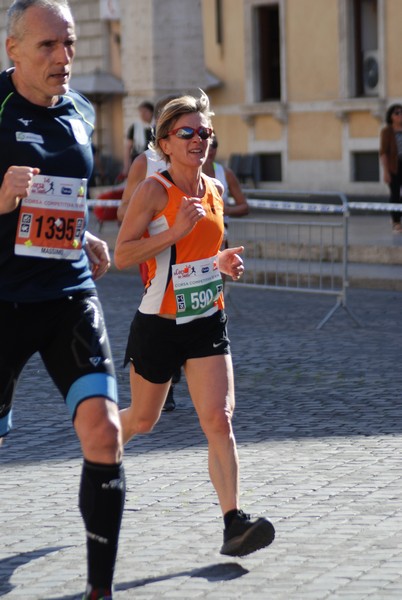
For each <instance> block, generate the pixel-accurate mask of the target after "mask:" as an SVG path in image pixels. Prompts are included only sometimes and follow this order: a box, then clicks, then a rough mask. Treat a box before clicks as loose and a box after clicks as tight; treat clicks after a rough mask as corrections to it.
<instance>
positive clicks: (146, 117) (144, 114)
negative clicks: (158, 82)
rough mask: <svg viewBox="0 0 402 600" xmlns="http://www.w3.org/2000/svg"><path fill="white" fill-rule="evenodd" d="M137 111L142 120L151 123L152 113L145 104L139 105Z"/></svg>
mask: <svg viewBox="0 0 402 600" xmlns="http://www.w3.org/2000/svg"><path fill="white" fill-rule="evenodd" d="M139 113H140V118H141V121H144V123H151V121H152V115H153V113H152V111H151V110H149V108H147V107H146V106H141V107H140V109H139Z"/></svg>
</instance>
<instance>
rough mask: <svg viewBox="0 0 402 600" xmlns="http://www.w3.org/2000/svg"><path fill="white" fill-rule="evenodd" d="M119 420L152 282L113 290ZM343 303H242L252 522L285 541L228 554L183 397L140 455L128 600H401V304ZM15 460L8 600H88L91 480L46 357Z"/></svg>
mask: <svg viewBox="0 0 402 600" xmlns="http://www.w3.org/2000/svg"><path fill="white" fill-rule="evenodd" d="M99 290H100V294H101V298H102V300H103V304H104V308H105V312H106V318H107V323H108V328H109V332H110V337H111V344H112V349H113V352H114V355H115V360H116V364H117V365H118V375H119V383H120V394H121V404H122V405H123V406H124V405H126V404H127V403H128V401H129V387H128V371H127V370H123V369H122V368H121V367H120V365H121V361H122V357H123V352H124V346H125V341H126V335H127V330H128V326H129V322H130V320H131V316H132V313H133V311H134V309H135V307H136V306H137V305H138V301H139V298H140V294H141V284H140V280H139V277H138V276H137V275H132V274H118V273H115V272H113V273H110V274H108V275H107V276H106V277H104V278H103V279H102V280H101V281H100V282H99ZM333 302H334V299H333V298H331V297H323V296H317V295H308V294H291V293H284V292H267V291H254V290H247V289H241V288H236V289H233V288H232V289H231V290H230V294H229V297H228V302H227V308H228V313H229V317H230V323H229V332H230V338H231V340H232V346H233V359H234V364H235V376H236V386H237V407H236V414H235V421H234V426H235V431H236V436H237V442H238V446H239V454H240V460H241V488H242V507H243V508H244V509H245V510H246V511H247V512H251V513H252V514H253V515H260V514H267V515H269V516H270V517H271V518H272V520H273V522H274V523H275V526H276V529H277V539H276V540H275V542H274V543H273V544H272V546H270V547H269V548H267V549H265V550H262V551H260V552H257V553H255V554H254V555H251V556H249V557H247V558H243V559H233V558H229V557H223V556H221V555H220V554H219V548H220V545H221V543H222V520H221V517H220V514H219V507H218V504H217V500H216V496H215V494H214V492H213V489H212V487H211V484H210V483H209V479H208V473H207V448H206V444H205V439H204V437H203V435H202V434H201V432H200V430H199V426H198V423H197V418H196V415H195V413H194V409H193V407H192V405H191V402H190V400H189V398H188V393H187V389H186V385H185V383H184V382H183V381H182V382H180V384H179V385H178V386H177V393H176V397H177V401H178V407H177V409H176V410H175V411H174V412H172V413H169V414H163V415H162V417H161V420H160V422H159V424H158V425H157V426H156V428H155V430H154V432H153V433H152V434H150V435H147V436H143V437H139V438H137V439H135V440H133V441H131V442H130V443H129V444H128V445H127V447H126V456H125V468H126V475H127V483H128V492H127V502H126V510H125V515H124V519H123V528H122V535H121V542H120V550H119V557H118V564H117V571H116V600H118V599H121V600H123V599H130V600H131V599H144V600H160V599H163V598H166V599H168V598H169V599H170V600H190V599H191V600H192V599H194V598H200V599H201V598H202V599H211V600H212V599H213V600H225V599H228V600H229V599H230V600H244V599H251V600H266V599H268V598H269V599H270V600H326V599H331V600H338V599H343V600H355V599H356V600H363V599H366V598H367V599H375V600H388V599H395V600H400V599H401V598H402V570H401V564H402V541H401V540H402V514H401V509H400V507H401V497H402V471H401V456H400V454H401V444H402V419H401V414H402V409H401V405H400V398H401V387H402V386H401V376H400V359H401V339H402V335H401V334H402V326H401V310H402V293H400V292H383V291H373V290H371V291H367V290H351V292H350V295H349V305H350V308H351V309H352V310H353V312H354V313H355V314H356V316H357V317H358V318H359V320H360V321H361V322H362V324H363V325H364V326H363V327H361V328H358V327H357V326H355V324H354V322H353V321H352V319H351V318H350V317H349V316H348V314H347V313H346V311H344V310H342V309H340V310H338V311H337V312H336V313H335V315H334V316H333V317H332V318H331V319H330V320H329V322H328V323H327V324H326V325H325V326H324V327H323V328H322V329H321V330H319V331H318V330H317V329H316V325H317V324H318V322H319V321H320V320H321V319H322V318H323V317H324V316H325V314H326V313H327V312H328V311H329V310H330V308H331V307H332V305H333ZM14 424H15V429H14V432H13V434H11V435H10V436H9V437H8V438H7V440H6V443H5V444H4V445H3V447H2V448H0V473H1V488H0V507H1V510H0V530H1V540H2V544H1V547H0V597H1V598H4V599H5V600H6V599H7V600H8V599H10V600H51V599H52V600H56V599H57V600H76V599H78V598H80V594H81V593H82V591H83V589H84V586H85V572H86V567H85V542H84V532H83V527H82V524H81V520H80V515H79V512H78V509H77V494H78V485H79V477H80V470H81V459H80V452H79V447H78V443H77V441H76V439H75V436H74V433H73V430H72V428H71V426H70V423H69V419H68V416H67V411H66V410H65V408H64V406H63V404H62V401H61V400H60V399H59V396H58V394H57V392H56V391H55V388H54V386H53V384H52V383H51V382H50V381H49V379H48V377H47V376H46V374H45V372H44V369H43V366H42V363H41V362H40V360H39V359H38V358H34V359H32V361H31V362H30V363H29V365H28V366H27V368H26V369H25V371H24V373H23V376H22V379H21V382H20V385H19V388H18V392H17V398H16V404H15V415H14Z"/></svg>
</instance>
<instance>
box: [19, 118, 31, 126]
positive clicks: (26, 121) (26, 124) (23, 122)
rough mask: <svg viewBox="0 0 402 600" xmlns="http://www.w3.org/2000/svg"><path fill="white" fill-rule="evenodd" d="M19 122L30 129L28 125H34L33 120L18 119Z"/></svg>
mask: <svg viewBox="0 0 402 600" xmlns="http://www.w3.org/2000/svg"><path fill="white" fill-rule="evenodd" d="M18 121H19V122H20V123H22V124H23V125H25V127H28V125H29V124H30V123H32V119H22V118H21V119H18Z"/></svg>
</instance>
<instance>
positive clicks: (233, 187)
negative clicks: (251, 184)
mask: <svg viewBox="0 0 402 600" xmlns="http://www.w3.org/2000/svg"><path fill="white" fill-rule="evenodd" d="M225 177H226V182H227V184H228V195H229V196H231V197H232V198H233V200H234V201H235V204H234V205H230V204H225V214H226V215H227V216H228V217H243V216H244V215H247V214H248V212H249V208H248V204H247V199H246V197H245V195H244V194H243V190H242V189H241V187H240V183H239V180H238V179H237V177H236V175H235V174H234V173H233V171H232V170H231V169H225Z"/></svg>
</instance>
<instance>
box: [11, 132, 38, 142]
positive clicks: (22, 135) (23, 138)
mask: <svg viewBox="0 0 402 600" xmlns="http://www.w3.org/2000/svg"><path fill="white" fill-rule="evenodd" d="M15 138H16V140H17V142H27V143H29V144H43V143H44V140H43V137H42V136H41V135H39V134H38V133H29V132H28V131H16V132H15Z"/></svg>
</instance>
